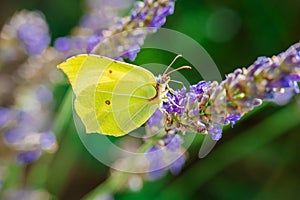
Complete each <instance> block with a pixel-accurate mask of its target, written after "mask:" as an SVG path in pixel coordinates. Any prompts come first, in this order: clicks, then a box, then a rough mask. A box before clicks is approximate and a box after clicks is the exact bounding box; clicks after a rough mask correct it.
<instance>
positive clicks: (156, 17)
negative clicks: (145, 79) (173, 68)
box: [88, 0, 175, 60]
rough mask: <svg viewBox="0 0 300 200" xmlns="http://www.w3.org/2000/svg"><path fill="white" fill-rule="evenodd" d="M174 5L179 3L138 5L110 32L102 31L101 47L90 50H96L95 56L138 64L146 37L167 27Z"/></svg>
mask: <svg viewBox="0 0 300 200" xmlns="http://www.w3.org/2000/svg"><path fill="white" fill-rule="evenodd" d="M174 5H175V0H145V1H144V2H142V1H137V2H135V5H134V8H133V9H132V10H131V12H130V15H129V16H127V17H124V18H122V19H120V20H119V21H118V22H117V25H115V26H112V27H111V28H110V29H108V30H104V31H102V34H101V38H100V39H99V42H98V43H97V44H96V43H93V45H92V44H88V46H89V49H92V50H91V53H95V54H99V55H104V56H109V57H111V58H114V59H120V58H129V59H130V60H134V59H135V57H136V54H137V53H138V52H139V51H140V46H141V45H142V44H143V43H144V39H145V37H146V35H147V34H150V33H154V32H156V30H157V29H158V28H160V27H161V26H162V25H164V23H165V22H166V17H167V16H168V15H171V14H173V12H174ZM94 41H95V40H94ZM92 46H93V47H92ZM113 47H114V48H113Z"/></svg>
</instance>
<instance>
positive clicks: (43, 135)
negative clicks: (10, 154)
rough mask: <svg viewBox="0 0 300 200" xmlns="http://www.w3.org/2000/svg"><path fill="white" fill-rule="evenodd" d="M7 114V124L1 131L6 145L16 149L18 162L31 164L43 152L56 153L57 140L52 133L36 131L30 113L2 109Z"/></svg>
mask: <svg viewBox="0 0 300 200" xmlns="http://www.w3.org/2000/svg"><path fill="white" fill-rule="evenodd" d="M3 111H4V112H5V114H6V116H7V117H6V119H5V122H4V123H2V124H1V126H0V129H1V130H2V131H4V133H3V139H4V141H5V143H6V144H7V145H8V146H10V147H12V148H13V149H15V151H16V160H17V161H18V162H20V163H24V164H26V163H31V162H34V161H36V160H37V159H38V158H39V157H40V156H41V153H42V151H49V152H52V151H55V150H56V146H57V145H56V138H55V135H54V134H53V133H52V132H51V131H46V132H39V131H37V130H35V128H34V126H33V125H34V123H39V122H35V119H34V117H32V116H30V114H29V113H26V112H23V111H20V110H13V109H8V108H0V112H3Z"/></svg>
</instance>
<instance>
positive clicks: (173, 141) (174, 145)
mask: <svg viewBox="0 0 300 200" xmlns="http://www.w3.org/2000/svg"><path fill="white" fill-rule="evenodd" d="M182 143H183V139H182V138H181V137H180V136H179V135H178V134H176V135H170V136H169V137H168V139H167V142H166V148H167V149H168V150H170V151H176V150H177V149H179V148H180V146H181V145H182Z"/></svg>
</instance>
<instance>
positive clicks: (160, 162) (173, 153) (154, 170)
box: [146, 134, 186, 180]
mask: <svg viewBox="0 0 300 200" xmlns="http://www.w3.org/2000/svg"><path fill="white" fill-rule="evenodd" d="M164 140H165V142H164V143H165V147H161V146H152V147H150V148H149V149H148V150H147V151H146V157H147V159H148V161H149V173H148V178H149V179H150V180H154V179H157V178H159V177H161V176H163V175H164V174H165V173H166V172H167V171H168V170H170V172H171V173H172V174H178V173H179V172H180V171H181V169H182V167H183V165H184V163H185V160H186V158H185V155H184V154H183V153H182V152H181V151H180V148H181V144H182V143H183V139H182V138H181V137H180V136H179V135H178V134H176V135H168V136H167V137H166V138H165V139H164Z"/></svg>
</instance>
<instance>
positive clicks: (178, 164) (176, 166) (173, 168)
mask: <svg viewBox="0 0 300 200" xmlns="http://www.w3.org/2000/svg"><path fill="white" fill-rule="evenodd" d="M184 163H185V156H184V154H183V155H180V156H179V158H177V159H176V160H175V161H174V162H172V163H171V165H170V166H169V170H170V172H171V173H172V174H174V175H177V174H179V173H180V172H181V170H182V167H183V165H184Z"/></svg>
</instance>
